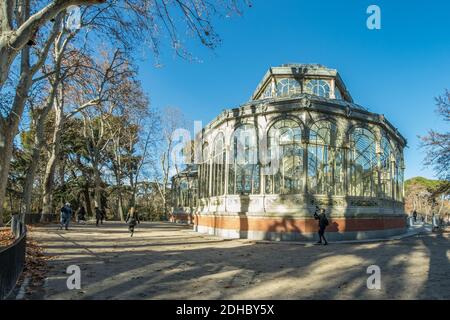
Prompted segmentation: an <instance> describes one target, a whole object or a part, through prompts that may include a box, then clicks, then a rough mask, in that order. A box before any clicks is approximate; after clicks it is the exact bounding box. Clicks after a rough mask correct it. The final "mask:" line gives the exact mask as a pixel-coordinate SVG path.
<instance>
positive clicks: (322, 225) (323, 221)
mask: <svg viewBox="0 0 450 320" xmlns="http://www.w3.org/2000/svg"><path fill="white" fill-rule="evenodd" d="M317 212H320V213H319V214H318V213H317ZM314 219H316V220H319V241H318V242H317V243H320V244H321V243H322V239H323V241H324V244H323V245H324V246H326V245H327V244H328V241H327V239H325V229H326V227H327V226H328V218H327V215H326V213H325V209H322V210H320V209H319V208H318V207H316V212H314Z"/></svg>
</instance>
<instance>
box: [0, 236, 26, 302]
mask: <svg viewBox="0 0 450 320" xmlns="http://www.w3.org/2000/svg"><path fill="white" fill-rule="evenodd" d="M26 241H27V233H26V231H25V232H23V233H22V234H21V235H20V236H19V237H18V238H17V239H16V240H15V241H14V243H13V244H11V245H9V246H7V247H5V248H0V300H3V299H6V298H7V297H8V295H9V294H10V293H11V291H12V290H13V289H14V287H15V286H16V283H17V280H18V279H19V276H20V274H21V273H22V271H23V268H24V266H25V250H26Z"/></svg>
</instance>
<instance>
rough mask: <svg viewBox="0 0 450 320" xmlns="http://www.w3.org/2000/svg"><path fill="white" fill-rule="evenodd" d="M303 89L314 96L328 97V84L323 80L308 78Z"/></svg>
mask: <svg viewBox="0 0 450 320" xmlns="http://www.w3.org/2000/svg"><path fill="white" fill-rule="evenodd" d="M305 89H306V90H305V91H306V92H307V93H310V94H314V95H316V96H320V97H325V98H329V97H330V84H329V82H328V81H325V80H318V79H314V80H309V81H308V82H307V83H306V87H305Z"/></svg>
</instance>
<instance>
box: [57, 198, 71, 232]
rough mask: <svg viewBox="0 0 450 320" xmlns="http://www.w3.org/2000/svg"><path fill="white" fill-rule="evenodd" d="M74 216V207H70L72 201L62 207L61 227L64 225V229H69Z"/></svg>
mask: <svg viewBox="0 0 450 320" xmlns="http://www.w3.org/2000/svg"><path fill="white" fill-rule="evenodd" d="M71 218H72V209H71V208H70V203H68V202H67V203H66V204H65V205H64V206H63V207H62V208H61V227H60V229H61V230H62V228H63V227H64V229H66V230H69V222H70V219H71Z"/></svg>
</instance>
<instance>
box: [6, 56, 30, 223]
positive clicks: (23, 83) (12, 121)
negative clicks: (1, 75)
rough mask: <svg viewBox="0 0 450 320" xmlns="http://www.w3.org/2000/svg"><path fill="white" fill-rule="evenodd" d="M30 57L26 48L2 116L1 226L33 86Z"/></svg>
mask: <svg viewBox="0 0 450 320" xmlns="http://www.w3.org/2000/svg"><path fill="white" fill-rule="evenodd" d="M29 57H30V50H29V48H25V49H24V50H23V52H22V61H21V74H20V80H19V83H18V85H17V88H16V94H15V96H14V101H13V106H12V109H11V112H10V113H9V115H8V117H7V118H6V119H3V118H0V119H1V120H0V121H1V123H0V124H1V125H0V127H1V128H0V226H2V225H3V204H4V202H5V196H6V184H7V183H8V174H9V167H10V161H11V157H12V151H13V144H14V137H15V136H16V134H17V129H18V127H19V122H20V119H21V116H22V113H23V109H24V106H25V101H26V99H27V97H28V89H29V88H30V86H31V76H30V60H29Z"/></svg>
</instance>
